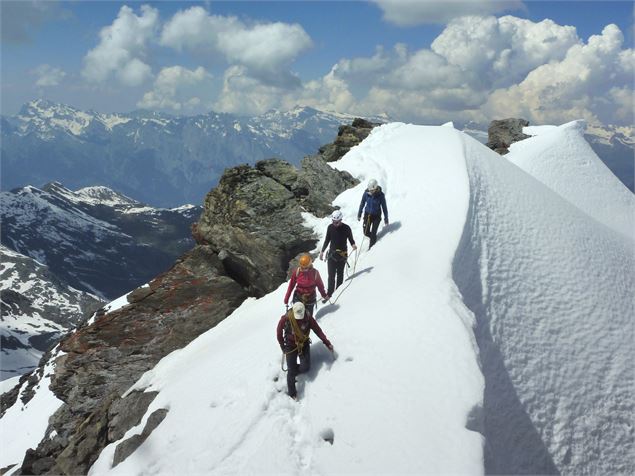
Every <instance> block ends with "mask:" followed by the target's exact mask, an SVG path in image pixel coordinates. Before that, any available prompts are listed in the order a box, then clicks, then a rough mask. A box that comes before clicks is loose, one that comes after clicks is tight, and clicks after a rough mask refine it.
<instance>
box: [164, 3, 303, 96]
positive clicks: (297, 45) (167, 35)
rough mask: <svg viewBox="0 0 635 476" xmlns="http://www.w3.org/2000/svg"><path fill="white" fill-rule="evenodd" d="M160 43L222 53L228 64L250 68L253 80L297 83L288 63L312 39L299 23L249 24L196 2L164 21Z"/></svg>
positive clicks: (283, 83) (282, 83)
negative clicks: (216, 12)
mask: <svg viewBox="0 0 635 476" xmlns="http://www.w3.org/2000/svg"><path fill="white" fill-rule="evenodd" d="M161 44H162V45H164V46H169V47H172V48H174V49H176V50H179V51H181V50H184V49H190V50H200V51H204V52H208V53H212V54H216V55H220V56H222V57H223V58H224V59H225V61H227V62H228V63H229V65H236V66H243V67H245V68H247V70H248V74H249V76H250V77H251V79H252V80H254V79H255V80H260V81H262V82H263V83H265V84H268V85H280V86H290V85H291V86H292V85H296V86H297V85H299V80H298V79H297V77H296V76H295V75H293V74H291V73H290V72H289V70H288V68H289V65H290V64H291V63H292V62H293V61H294V60H295V59H296V58H297V57H298V55H299V54H301V53H302V52H303V51H305V50H307V49H308V48H310V47H311V45H312V42H311V38H310V37H309V35H308V34H307V33H306V32H305V31H304V29H303V28H302V27H301V26H300V25H298V24H287V23H281V22H276V23H256V24H253V25H248V24H246V23H244V22H242V21H240V20H239V19H237V18H235V17H224V16H219V15H211V14H210V13H208V12H207V11H206V10H205V9H204V8H202V7H199V6H195V7H191V8H188V9H187V10H183V11H179V12H177V13H176V14H175V15H174V16H173V17H172V19H171V20H170V21H168V22H167V23H166V24H165V26H164V27H163V30H162V32H161ZM232 71H237V70H236V69H233V70H232ZM233 74H234V73H230V76H232V75H233ZM241 76H243V75H242V74H241Z"/></svg>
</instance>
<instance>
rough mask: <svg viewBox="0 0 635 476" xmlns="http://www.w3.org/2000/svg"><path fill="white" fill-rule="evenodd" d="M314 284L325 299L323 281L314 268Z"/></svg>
mask: <svg viewBox="0 0 635 476" xmlns="http://www.w3.org/2000/svg"><path fill="white" fill-rule="evenodd" d="M315 284H316V285H317V288H318V291H320V294H321V295H322V297H323V298H324V299H326V291H325V290H324V282H323V281H322V276H320V272H319V271H318V270H317V269H316V270H315Z"/></svg>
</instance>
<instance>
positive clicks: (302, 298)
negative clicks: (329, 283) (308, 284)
mask: <svg viewBox="0 0 635 476" xmlns="http://www.w3.org/2000/svg"><path fill="white" fill-rule="evenodd" d="M316 299H317V297H316V295H315V294H314V295H313V296H312V297H309V298H307V297H306V295H302V294H300V293H298V292H297V291H293V299H292V300H291V302H293V303H296V302H301V303H302V304H304V309H306V311H307V312H308V313H309V314H311V315H313V308H314V307H315V301H316Z"/></svg>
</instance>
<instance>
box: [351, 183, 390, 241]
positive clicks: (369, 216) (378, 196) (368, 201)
mask: <svg viewBox="0 0 635 476" xmlns="http://www.w3.org/2000/svg"><path fill="white" fill-rule="evenodd" d="M382 210H383V212H384V225H388V207H387V206H386V196H385V195H384V192H382V190H381V187H380V186H379V185H377V180H375V179H372V180H370V181H369V182H368V188H366V190H365V191H364V195H363V196H362V201H361V203H360V204H359V211H358V212H357V220H358V221H359V220H361V218H362V211H363V212H364V235H366V236H367V237H368V238H370V244H369V246H368V249H370V248H372V247H373V245H374V244H375V242H376V241H377V229H378V228H379V222H381V212H382Z"/></svg>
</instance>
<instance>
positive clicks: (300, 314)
mask: <svg viewBox="0 0 635 476" xmlns="http://www.w3.org/2000/svg"><path fill="white" fill-rule="evenodd" d="M293 317H295V318H296V319H304V304H302V303H301V302H300V301H298V302H296V303H295V304H294V305H293Z"/></svg>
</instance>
